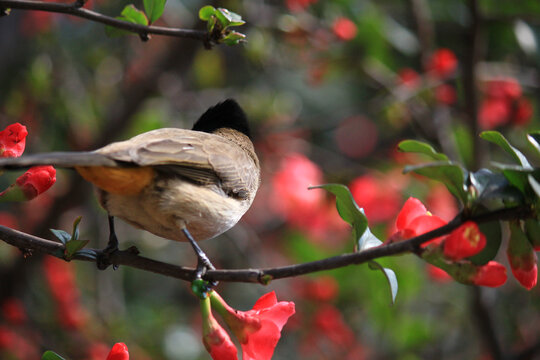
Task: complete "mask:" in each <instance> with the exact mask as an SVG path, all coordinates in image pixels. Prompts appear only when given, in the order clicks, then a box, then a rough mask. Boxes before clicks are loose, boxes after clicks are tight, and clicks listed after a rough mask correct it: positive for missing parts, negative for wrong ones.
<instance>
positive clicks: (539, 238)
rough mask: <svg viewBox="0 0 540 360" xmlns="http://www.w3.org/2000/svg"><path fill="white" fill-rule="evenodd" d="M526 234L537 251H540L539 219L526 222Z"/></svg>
mask: <svg viewBox="0 0 540 360" xmlns="http://www.w3.org/2000/svg"><path fill="white" fill-rule="evenodd" d="M525 233H526V234H527V238H528V239H529V242H530V243H531V245H532V246H533V247H534V248H535V250H539V249H540V221H538V219H527V220H525Z"/></svg>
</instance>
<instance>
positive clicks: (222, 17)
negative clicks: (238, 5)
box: [215, 8, 245, 29]
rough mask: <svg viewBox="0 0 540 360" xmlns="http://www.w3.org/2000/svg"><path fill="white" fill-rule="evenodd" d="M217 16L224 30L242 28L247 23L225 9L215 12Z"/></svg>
mask: <svg viewBox="0 0 540 360" xmlns="http://www.w3.org/2000/svg"><path fill="white" fill-rule="evenodd" d="M215 16H216V17H217V19H218V20H219V22H220V23H221V26H222V27H223V29H226V28H228V27H229V26H240V25H244V24H245V21H244V20H242V17H241V16H240V15H238V14H236V13H233V12H232V11H229V10H227V9H224V8H218V9H217V11H216V12H215Z"/></svg>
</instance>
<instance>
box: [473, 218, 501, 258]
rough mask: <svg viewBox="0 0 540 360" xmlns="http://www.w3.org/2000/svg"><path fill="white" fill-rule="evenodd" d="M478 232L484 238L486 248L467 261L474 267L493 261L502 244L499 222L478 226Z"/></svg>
mask: <svg viewBox="0 0 540 360" xmlns="http://www.w3.org/2000/svg"><path fill="white" fill-rule="evenodd" d="M478 227H479V228H480V231H481V232H482V233H483V234H484V235H485V236H486V240H487V242H486V247H484V249H483V250H482V251H480V252H479V253H478V254H476V255H474V256H471V257H469V258H468V259H469V260H470V261H471V262H472V263H473V264H476V265H484V264H487V263H488V262H489V261H491V260H493V259H494V258H495V256H497V253H498V252H499V248H500V247H501V242H502V231H501V224H500V222H499V221H491V222H488V223H482V224H478Z"/></svg>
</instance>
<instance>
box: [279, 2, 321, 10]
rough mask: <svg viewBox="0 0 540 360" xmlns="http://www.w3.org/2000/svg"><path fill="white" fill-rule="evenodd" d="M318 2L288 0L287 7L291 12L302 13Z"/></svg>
mask: <svg viewBox="0 0 540 360" xmlns="http://www.w3.org/2000/svg"><path fill="white" fill-rule="evenodd" d="M316 2H317V0H286V4H287V7H288V8H289V10H291V11H295V12H298V11H302V10H304V9H305V8H307V7H308V6H309V5H310V4H314V3H316Z"/></svg>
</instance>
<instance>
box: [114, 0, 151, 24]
mask: <svg viewBox="0 0 540 360" xmlns="http://www.w3.org/2000/svg"><path fill="white" fill-rule="evenodd" d="M120 19H122V20H125V21H129V22H132V23H134V24H139V25H148V18H147V17H146V14H145V13H144V12H142V11H141V10H139V9H137V8H136V7H135V6H134V5H133V4H130V5H127V6H126V7H125V8H124V10H122V12H121V13H120Z"/></svg>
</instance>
